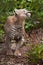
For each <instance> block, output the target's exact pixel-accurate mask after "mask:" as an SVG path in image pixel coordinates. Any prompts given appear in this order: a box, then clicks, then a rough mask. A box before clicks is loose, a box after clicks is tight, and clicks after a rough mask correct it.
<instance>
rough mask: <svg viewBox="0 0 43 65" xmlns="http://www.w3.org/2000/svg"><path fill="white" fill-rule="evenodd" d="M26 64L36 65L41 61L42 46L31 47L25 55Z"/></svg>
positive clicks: (42, 55) (42, 56)
mask: <svg viewBox="0 0 43 65" xmlns="http://www.w3.org/2000/svg"><path fill="white" fill-rule="evenodd" d="M26 60H27V62H28V63H29V62H31V63H36V64H37V63H38V62H40V61H43V44H40V45H34V46H32V48H31V50H28V52H27V53H26Z"/></svg>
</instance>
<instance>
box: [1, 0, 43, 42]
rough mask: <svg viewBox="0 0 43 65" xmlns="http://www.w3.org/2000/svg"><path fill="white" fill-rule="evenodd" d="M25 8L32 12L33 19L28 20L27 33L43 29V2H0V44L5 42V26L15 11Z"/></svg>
mask: <svg viewBox="0 0 43 65" xmlns="http://www.w3.org/2000/svg"><path fill="white" fill-rule="evenodd" d="M15 8H17V9H20V8H25V9H27V10H29V11H31V12H32V13H31V18H30V19H28V20H26V24H25V29H26V31H29V30H32V29H34V28H39V27H43V0H0V42H2V41H3V40H4V37H5V32H4V24H5V22H6V19H7V17H8V16H9V15H13V12H14V9H15Z"/></svg>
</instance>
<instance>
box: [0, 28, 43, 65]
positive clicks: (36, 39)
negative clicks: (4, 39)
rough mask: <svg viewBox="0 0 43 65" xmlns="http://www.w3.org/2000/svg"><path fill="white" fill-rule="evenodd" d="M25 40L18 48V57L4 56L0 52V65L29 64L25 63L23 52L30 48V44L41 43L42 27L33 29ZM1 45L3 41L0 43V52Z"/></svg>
mask: <svg viewBox="0 0 43 65" xmlns="http://www.w3.org/2000/svg"><path fill="white" fill-rule="evenodd" d="M26 40H27V43H25V44H24V45H23V46H22V47H21V48H20V52H21V54H22V55H21V56H20V57H15V56H12V55H7V56H6V55H4V54H0V65H30V64H27V62H26V58H25V54H26V52H27V50H28V49H30V46H29V45H30V44H40V43H43V29H41V28H40V29H36V30H33V31H32V32H31V34H30V36H28V37H27V38H26ZM3 47H4V44H3V43H2V44H0V52H1V48H3ZM3 49H4V48H3ZM2 52H4V51H2ZM31 65H32V64H31Z"/></svg>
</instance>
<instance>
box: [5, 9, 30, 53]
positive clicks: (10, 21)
mask: <svg viewBox="0 0 43 65" xmlns="http://www.w3.org/2000/svg"><path fill="white" fill-rule="evenodd" d="M30 16H31V14H30V12H29V11H27V10H26V9H15V13H14V15H12V16H9V17H8V18H7V21H6V23H5V32H6V42H5V43H6V46H7V48H8V49H9V48H10V49H11V50H12V51H13V52H14V51H15V50H18V49H20V47H21V46H22V45H23V43H24V41H25V29H24V25H25V20H26V18H29V17H30ZM11 39H13V40H14V43H11Z"/></svg>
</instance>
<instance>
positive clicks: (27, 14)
mask: <svg viewBox="0 0 43 65" xmlns="http://www.w3.org/2000/svg"><path fill="white" fill-rule="evenodd" d="M15 14H16V15H17V16H18V17H19V18H21V19H26V18H29V17H30V16H31V13H30V12H29V11H27V10H26V9H15Z"/></svg>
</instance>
